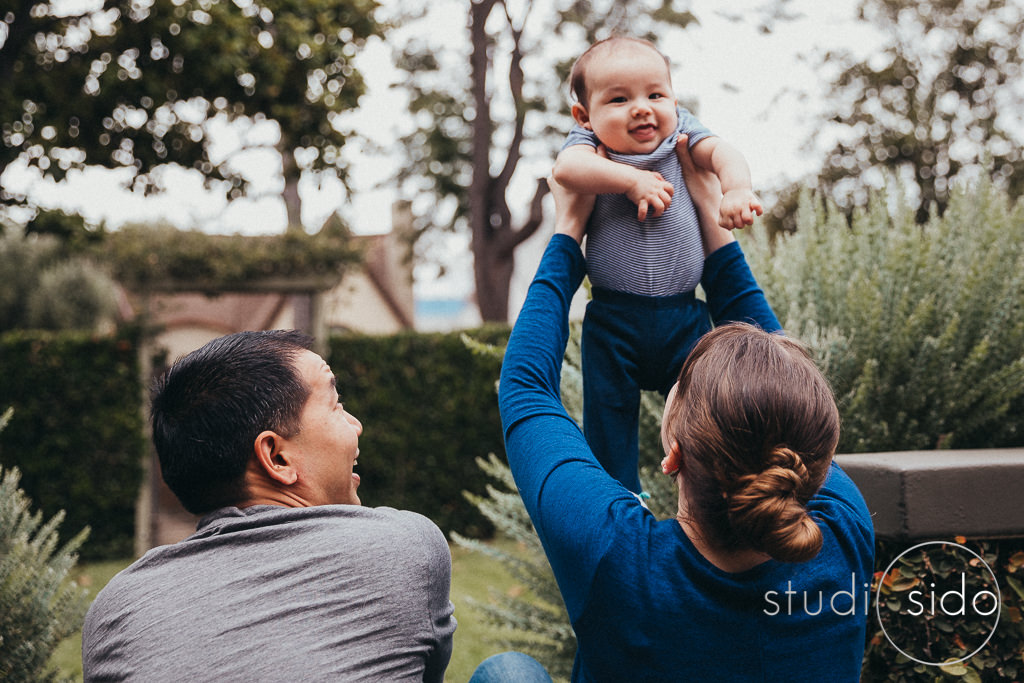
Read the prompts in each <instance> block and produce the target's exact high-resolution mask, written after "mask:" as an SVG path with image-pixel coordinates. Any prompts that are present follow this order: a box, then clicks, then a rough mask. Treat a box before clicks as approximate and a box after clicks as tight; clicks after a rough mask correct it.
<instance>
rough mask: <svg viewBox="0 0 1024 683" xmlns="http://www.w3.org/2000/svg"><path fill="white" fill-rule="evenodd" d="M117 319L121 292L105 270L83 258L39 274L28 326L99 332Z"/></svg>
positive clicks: (69, 261) (30, 307) (29, 304)
mask: <svg viewBox="0 0 1024 683" xmlns="http://www.w3.org/2000/svg"><path fill="white" fill-rule="evenodd" d="M116 320H117V289H116V285H115V284H114V281H113V280H111V279H110V277H108V276H107V275H106V274H105V273H104V272H103V271H102V270H99V269H98V268H97V267H96V266H95V265H93V264H91V263H89V262H88V261H85V260H83V259H71V260H67V261H62V262H60V263H56V264H54V265H52V266H50V267H49V268H47V269H46V270H44V271H43V272H42V273H40V274H39V282H38V285H37V286H36V288H35V289H34V290H33V291H32V293H31V294H29V297H28V321H27V322H28V327H30V328H33V329H41V330H74V329H96V327H97V326H99V325H102V324H103V323H107V324H108V326H113V325H114V324H115V322H116Z"/></svg>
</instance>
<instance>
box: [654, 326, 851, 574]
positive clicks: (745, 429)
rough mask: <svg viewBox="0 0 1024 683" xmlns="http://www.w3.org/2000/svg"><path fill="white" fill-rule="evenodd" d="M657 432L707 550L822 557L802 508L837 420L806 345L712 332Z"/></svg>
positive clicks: (745, 330) (737, 330)
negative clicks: (676, 467) (671, 453)
mask: <svg viewBox="0 0 1024 683" xmlns="http://www.w3.org/2000/svg"><path fill="white" fill-rule="evenodd" d="M663 429H664V433H665V436H666V438H667V439H668V440H669V442H670V443H671V442H672V441H676V442H678V444H679V448H680V454H681V467H680V477H681V482H680V485H681V486H683V487H685V488H684V491H685V494H686V499H687V508H688V509H687V514H688V515H689V517H690V518H691V519H692V521H693V522H694V523H695V524H696V526H697V527H698V529H699V530H700V533H701V534H702V535H703V540H704V541H705V542H707V543H709V544H710V545H712V546H714V547H716V548H719V549H722V550H738V549H754V550H757V551H760V552H764V553H767V554H768V555H770V556H771V557H773V558H775V559H777V560H781V561H784V562H804V561H806V560H809V559H811V558H813V557H814V556H815V555H817V554H818V551H819V550H820V549H821V543H822V535H821V530H820V529H819V528H818V526H817V524H816V523H815V522H814V520H813V519H811V517H810V516H809V515H808V513H807V508H806V505H807V502H808V501H809V500H810V498H811V496H813V495H814V494H815V493H816V492H817V490H818V488H820V486H821V484H822V482H823V481H824V479H825V476H826V474H827V473H828V468H829V464H830V463H831V461H832V456H833V455H834V453H835V448H836V444H837V443H838V441H839V412H838V410H837V409H836V404H835V398H834V397H833V395H832V390H831V389H830V388H829V386H828V383H827V381H826V380H825V378H824V377H823V376H822V374H821V372H820V371H819V370H818V368H817V367H816V366H815V365H814V362H813V360H812V359H811V357H810V356H809V355H808V353H807V351H806V350H805V349H804V347H803V346H801V345H800V344H799V343H798V342H796V341H795V340H793V339H790V338H787V337H783V336H781V335H777V334H769V333H767V332H764V331H763V330H760V329H759V328H756V327H753V326H751V325H745V324H741V323H735V324H731V325H725V326H722V327H719V328H717V329H715V330H713V331H712V332H710V333H708V334H707V335H705V336H704V337H703V338H702V339H701V340H700V341H699V342H698V343H697V345H696V346H695V347H694V349H693V351H692V352H691V354H690V356H689V357H688V358H687V360H686V362H685V363H684V364H683V368H682V371H681V372H680V375H679V381H678V383H677V385H676V394H675V397H674V400H673V402H672V404H671V405H670V406H669V407H668V410H667V411H666V413H665V425H664V427H663Z"/></svg>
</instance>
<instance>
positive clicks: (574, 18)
mask: <svg viewBox="0 0 1024 683" xmlns="http://www.w3.org/2000/svg"><path fill="white" fill-rule="evenodd" d="M459 7H460V11H461V8H462V7H463V5H461V4H460V5H459ZM445 9H448V7H447V6H446V7H445ZM466 9H467V10H468V15H467V18H468V21H467V28H468V33H469V41H468V43H467V45H466V47H467V49H468V54H466V55H465V59H464V62H463V63H465V62H466V61H468V63H469V65H470V70H469V73H468V75H467V74H465V73H458V72H457V71H456V70H454V69H451V68H446V67H445V65H444V64H443V63H442V60H441V59H439V55H443V54H444V52H445V50H448V51H451V50H458V49H460V48H459V47H458V46H455V47H453V46H445V47H439V46H436V45H432V44H431V43H430V42H429V40H428V39H426V38H424V37H422V36H421V37H418V38H417V39H415V40H411V41H409V42H408V43H407V44H406V45H404V46H403V48H402V50H401V51H400V53H399V54H398V59H397V63H398V66H399V68H401V69H402V70H404V71H405V72H407V74H408V78H407V80H406V82H405V84H404V86H405V87H407V88H408V90H409V93H410V111H411V113H412V115H413V120H414V122H415V130H414V131H413V132H412V133H411V134H409V135H407V136H406V137H405V138H403V140H402V143H403V147H404V149H405V155H406V157H407V159H408V163H406V165H405V166H404V167H403V169H402V170H401V171H400V173H399V175H398V181H399V182H400V183H401V184H402V186H403V187H404V188H405V191H406V192H410V193H414V194H419V195H423V196H425V197H429V198H430V199H431V200H432V201H430V202H429V204H430V207H431V209H430V212H431V215H430V216H420V219H419V227H420V230H421V231H426V230H429V229H438V228H440V229H448V230H462V229H465V230H468V231H469V233H470V235H471V240H472V250H473V259H474V264H473V269H474V278H475V282H476V297H477V304H478V306H479V308H480V314H481V317H482V318H483V319H484V320H489V321H502V322H504V321H506V320H507V318H508V293H509V283H510V280H511V277H512V271H513V267H514V265H515V249H516V247H518V246H519V245H520V244H522V242H523V241H525V240H526V239H527V238H529V237H530V236H531V235H533V234H534V233H535V232H536V231H537V229H538V228H539V227H540V224H541V220H542V218H543V205H542V200H543V198H544V195H545V194H546V193H547V185H546V183H545V182H544V179H543V178H540V179H538V180H537V181H536V186H535V189H534V191H533V198H532V200H531V201H530V203H529V206H530V210H529V213H528V215H527V216H526V217H525V218H524V219H522V220H521V221H519V222H518V224H517V221H516V219H515V217H514V216H513V212H512V210H511V207H510V204H509V189H510V185H511V183H512V181H513V176H514V175H515V173H516V171H517V169H518V167H519V164H520V162H521V161H523V159H524V155H525V154H526V152H527V149H528V148H529V147H530V145H533V149H532V150H531V151H532V152H533V153H535V154H537V155H547V156H548V157H552V156H553V153H554V151H555V149H556V147H554V145H555V144H556V143H557V141H558V140H559V139H561V136H562V135H564V133H565V131H566V130H568V126H569V125H570V123H571V120H570V119H569V118H568V116H567V114H568V98H567V94H568V93H567V92H566V91H565V89H564V88H561V87H560V84H561V83H563V82H564V81H565V76H567V74H568V70H569V67H570V66H571V64H572V61H573V59H574V58H575V56H576V55H577V54H578V53H579V52H581V51H582V50H583V49H585V47H586V46H587V44H589V43H590V42H593V41H594V40H596V39H599V38H604V37H607V36H608V35H611V34H613V33H616V32H618V33H629V34H631V35H638V36H645V37H650V38H652V39H653V38H654V35H653V34H654V29H655V28H657V27H660V28H664V27H665V26H675V27H680V28H685V27H686V26H687V25H688V24H689V23H690V22H693V21H695V18H694V16H693V15H692V14H690V13H689V12H680V11H676V10H674V9H673V4H672V2H671V0H650V1H647V2H628V1H627V0H603V1H600V2H594V3H589V2H582V1H580V2H574V3H573V4H571V5H570V6H568V7H567V8H565V9H562V10H555V9H553V8H552V7H550V6H549V4H546V3H535V2H533V1H532V0H527V1H526V2H525V3H515V4H513V3H508V2H506V1H505V0H470V1H469V5H468V8H466ZM411 20H412V18H410V17H407V18H406V22H407V23H408V22H409V21H411ZM552 35H554V36H557V37H558V39H559V40H557V41H551V40H550V38H551V36H552ZM530 60H532V63H531V64H530V68H529V69H524V62H528V61H530ZM527 74H529V77H527ZM556 93H557V94H556ZM562 93H564V94H562ZM439 206H448V207H450V210H449V211H448V212H447V214H446V215H443V216H442V215H440V213H441V212H440V211H438V207H439Z"/></svg>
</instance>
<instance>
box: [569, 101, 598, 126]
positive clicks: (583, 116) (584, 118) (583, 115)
mask: <svg viewBox="0 0 1024 683" xmlns="http://www.w3.org/2000/svg"><path fill="white" fill-rule="evenodd" d="M572 117H573V118H574V119H576V123H578V124H580V127H582V128H586V129H587V130H594V129H593V128H592V127H591V125H590V114H588V113H587V108H586V107H584V106H583V105H582V104H580V103H579V102H577V103H576V104H574V105H572Z"/></svg>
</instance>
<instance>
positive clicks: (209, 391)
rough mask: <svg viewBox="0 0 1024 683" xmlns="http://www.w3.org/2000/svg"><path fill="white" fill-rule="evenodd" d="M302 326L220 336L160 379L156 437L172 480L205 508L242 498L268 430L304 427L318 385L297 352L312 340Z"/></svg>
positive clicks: (184, 499) (199, 509) (289, 431)
mask: <svg viewBox="0 0 1024 683" xmlns="http://www.w3.org/2000/svg"><path fill="white" fill-rule="evenodd" d="M312 343H313V339H312V338H311V337H309V336H308V335H305V334H302V333H301V332H295V331H287V330H275V331H270V332H240V333H238V334H231V335H228V336H226V337H220V338H219V339H214V340H213V341H211V342H210V343H208V344H206V345H205V346H203V347H202V348H200V349H198V350H196V351H193V352H192V353H189V354H188V355H186V356H184V357H183V358H181V359H179V360H178V361H177V362H175V363H174V365H173V366H171V368H170V369H168V370H167V371H166V372H165V373H164V374H163V375H162V376H161V377H160V378H159V379H157V380H156V383H155V384H154V386H153V390H152V395H151V396H152V406H151V414H152V419H153V443H154V445H155V446H156V452H157V456H158V457H159V459H160V469H161V471H162V474H163V478H164V481H165V482H167V486H168V487H169V488H170V489H171V491H172V492H173V493H174V495H176V496H177V497H178V500H180V501H181V504H182V505H184V506H185V509H186V510H188V511H189V512H191V513H193V514H203V513H206V512H209V511H211V510H215V509H217V508H219V507H224V506H227V505H234V504H237V503H239V502H240V501H241V500H242V499H243V498H244V496H245V489H244V479H243V474H244V473H245V468H246V465H247V463H248V462H249V459H250V458H252V457H253V444H254V443H255V441H256V437H257V436H258V435H259V434H260V432H262V431H264V430H268V429H269V430H272V431H275V432H277V433H278V434H280V435H281V436H283V437H286V438H287V437H291V436H294V435H295V433H297V432H298V429H299V419H300V415H301V413H302V407H303V405H305V403H306V399H308V398H309V392H310V389H309V387H308V386H306V384H305V382H303V380H302V378H301V377H300V376H299V373H298V371H297V369H296V367H295V358H296V357H297V356H298V355H299V353H300V352H302V351H303V350H305V349H309V348H310V347H311V346H312Z"/></svg>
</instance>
